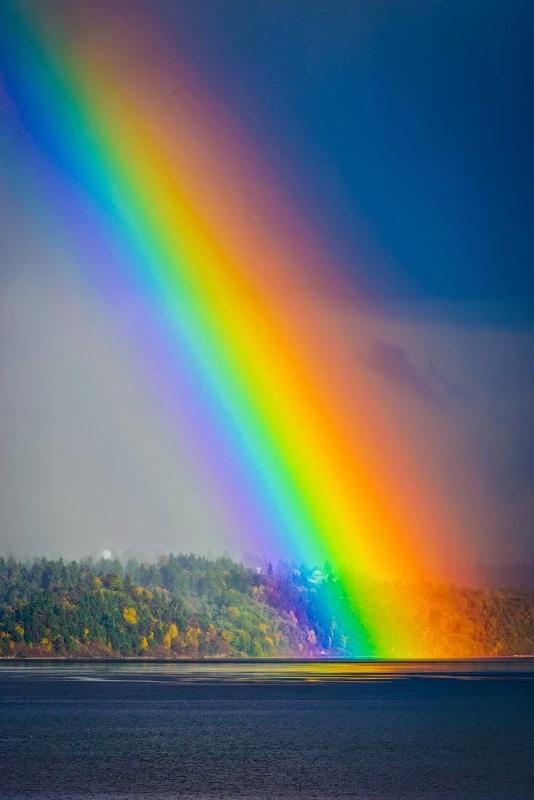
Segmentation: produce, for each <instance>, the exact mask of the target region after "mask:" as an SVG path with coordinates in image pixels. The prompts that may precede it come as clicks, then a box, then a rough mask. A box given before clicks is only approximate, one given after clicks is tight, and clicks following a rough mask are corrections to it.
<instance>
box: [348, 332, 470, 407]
mask: <svg viewBox="0 0 534 800" xmlns="http://www.w3.org/2000/svg"><path fill="white" fill-rule="evenodd" d="M364 361H365V362H366V363H367V365H368V366H370V367H371V369H373V370H376V371H377V372H379V373H380V374H381V375H383V376H384V377H385V378H386V379H387V380H389V381H391V382H393V383H396V384H398V385H400V386H402V387H404V388H406V389H408V390H409V391H411V392H413V393H414V394H416V395H418V396H419V397H421V398H422V399H423V400H425V401H426V402H428V403H431V404H433V405H436V406H443V405H444V404H445V403H447V402H448V401H451V400H456V401H463V400H465V399H466V398H467V391H466V390H465V389H464V388H463V387H462V386H460V385H459V384H457V383H454V382H453V381H450V380H449V379H448V378H446V377H445V375H443V374H442V373H441V371H440V370H439V369H438V368H437V367H436V366H435V364H434V363H432V362H429V363H427V364H425V365H424V366H422V367H417V366H416V365H415V364H414V362H413V361H412V360H411V358H410V356H409V355H408V353H407V352H406V350H404V349H403V348H402V347H400V346H399V345H397V344H395V343H393V342H388V341H383V340H381V339H377V340H375V341H374V342H373V344H372V346H371V348H370V349H369V351H368V352H367V353H366V354H365V356H364Z"/></svg>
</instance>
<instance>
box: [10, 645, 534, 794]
mask: <svg viewBox="0 0 534 800" xmlns="http://www.w3.org/2000/svg"><path fill="white" fill-rule="evenodd" d="M533 712H534V660H531V659H513V660H500V661H499V660H496V661H474V662H448V663H444V662H418V663H339V662H338V663H282V662H277V663H259V664H258V663H238V664H235V663H201V664H198V663H180V664H169V663H165V664H157V663H142V664H139V663H117V664H110V663H106V664H94V663H77V664H73V663H50V662H48V663H35V662H32V663H30V662H28V663H23V664H15V663H14V662H4V663H1V664H0V797H1V798H6V800H7V798H9V800H19V799H20V800H22V798H24V800H27V798H43V799H44V798H47V799H48V800H52V799H53V800H67V798H68V799H69V800H81V798H84V799H85V798H92V799H93V800H134V799H135V800H149V798H150V800H171V799H175V798H182V799H184V798H192V799H193V798H194V800H204V798H247V799H249V800H252V799H254V800H259V798H262V799H264V798H286V799H287V800H296V798H306V799H312V798H314V799H315V798H316V799H317V800H319V798H321V800H324V799H325V798H346V799H348V798H354V799H355V800H356V799H357V800H407V799H408V798H410V799H411V800H422V799H423V798H425V799H426V798H428V800H452V798H454V799H455V800H532V798H534V777H533V767H532V765H533V764H534V748H533V736H532V733H533V730H532V720H533V719H534V713H533Z"/></svg>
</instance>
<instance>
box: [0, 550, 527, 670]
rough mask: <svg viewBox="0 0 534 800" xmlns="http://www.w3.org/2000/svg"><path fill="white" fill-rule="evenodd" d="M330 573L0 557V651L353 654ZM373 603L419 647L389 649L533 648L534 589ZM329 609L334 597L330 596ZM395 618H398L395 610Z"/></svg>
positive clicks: (501, 651)
mask: <svg viewBox="0 0 534 800" xmlns="http://www.w3.org/2000/svg"><path fill="white" fill-rule="evenodd" d="M339 591H340V589H339V584H338V582H337V579H336V576H335V575H334V574H333V573H332V571H331V570H330V568H328V567H325V568H323V569H322V570H319V569H311V568H307V567H305V566H299V567H296V566H293V565H287V564H282V565H279V566H277V567H276V568H273V567H272V566H271V565H267V566H266V567H265V568H264V569H262V570H259V569H250V568H247V567H245V566H243V565H242V564H239V563H236V562H235V561H232V560H231V559H229V558H217V559H213V560H210V559H207V558H202V557H199V556H194V555H180V556H175V555H169V556H166V557H161V558H160V559H159V560H158V561H157V562H156V563H140V562H138V561H135V560H130V561H128V562H127V563H125V564H123V563H121V562H120V561H118V560H109V559H105V560H104V559H103V560H101V561H93V560H84V561H72V562H69V563H66V562H64V561H63V560H56V561H52V560H45V559H41V560H36V561H32V562H22V561H16V560H14V559H11V558H8V559H3V558H0V655H2V656H4V657H10V656H11V657H14V656H34V657H35V656H40V657H47V656H48V657H50V656H70V657H80V658H90V657H111V656H147V657H153V658H209V657H224V656H227V657H247V656H252V657H270V656H279V657H281V656H298V655H299V654H300V655H303V656H319V655H351V654H352V650H351V634H350V631H349V630H348V629H345V628H344V626H343V623H342V621H341V620H340V619H336V618H333V617H332V616H331V613H330V614H329V612H328V609H329V608H332V603H331V602H330V601H331V599H332V597H334V596H335V594H336V592H339ZM370 591H372V593H373V595H374V597H375V598H379V603H378V601H377V607H378V608H379V610H380V607H381V608H382V609H383V613H384V614H388V615H393V617H395V618H394V624H395V626H396V628H397V629H398V630H399V631H400V632H401V635H400V637H399V641H402V631H403V630H409V631H410V632H413V631H416V632H417V637H416V638H417V641H418V643H419V644H418V647H417V651H416V652H415V651H413V652H410V653H405V652H403V651H402V646H401V645H399V648H398V649H396V648H395V646H393V647H392V649H391V652H388V653H384V654H383V655H388V656H391V657H404V656H406V655H409V656H414V657H462V656H463V657H469V656H497V655H523V654H531V653H534V593H532V592H525V591H523V592H515V591H512V590H480V589H478V590H477V589H466V588H459V587H456V586H453V585H451V584H441V585H430V584H429V585H426V584H425V585H423V586H419V587H417V588H415V587H410V586H404V585H397V584H373V585H372V586H371V588H370V586H369V584H368V585H367V586H366V592H367V593H369V592H370ZM334 607H335V604H334ZM395 615H396V616H395Z"/></svg>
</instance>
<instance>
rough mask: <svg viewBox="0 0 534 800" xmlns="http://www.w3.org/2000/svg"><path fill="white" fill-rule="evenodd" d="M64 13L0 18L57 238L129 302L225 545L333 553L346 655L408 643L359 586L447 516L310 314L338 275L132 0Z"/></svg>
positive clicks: (407, 573)
mask: <svg viewBox="0 0 534 800" xmlns="http://www.w3.org/2000/svg"><path fill="white" fill-rule="evenodd" d="M61 8H62V9H63V11H64V12H65V14H64V17H63V18H62V19H61V20H60V19H59V14H57V15H54V14H52V15H51V16H52V18H53V19H52V20H51V21H50V20H48V21H45V19H44V17H45V9H44V6H42V5H41V6H40V7H39V5H38V4H24V5H22V4H21V3H17V4H15V5H13V4H10V3H8V2H4V3H2V9H1V12H0V13H1V15H2V16H3V18H4V19H3V21H4V24H3V30H4V36H5V41H4V42H3V44H2V51H3V65H2V66H3V74H4V76H5V77H4V80H5V86H6V87H7V92H8V95H9V98H10V103H11V104H12V106H13V108H14V109H15V113H16V114H17V115H18V117H19V119H20V120H21V124H22V125H23V127H24V129H25V130H26V131H27V135H28V140H29V141H28V143H27V147H28V152H29V153H32V154H33V156H32V157H34V158H35V163H36V164H38V165H39V168H38V169H37V170H36V175H37V177H36V182H38V181H39V177H38V176H39V175H41V180H43V176H44V175H46V176H47V178H46V180H47V192H48V194H49V195H50V196H51V197H53V198H54V203H55V209H56V215H57V218H58V219H59V220H60V223H61V225H62V230H63V232H64V235H65V236H68V237H70V239H71V240H72V241H74V242H75V245H76V247H77V249H78V252H79V254H80V261H81V262H82V263H83V264H84V269H85V270H86V271H87V275H89V276H90V277H91V280H92V281H93V283H94V284H95V285H96V286H97V287H98V288H99V290H100V291H101V292H102V294H103V296H106V297H107V299H108V301H109V302H110V303H113V302H114V298H116V297H119V296H121V295H122V294H124V293H131V294H132V295H134V296H135V297H141V298H143V303H144V316H143V320H144V322H143V325H142V326H141V327H137V328H136V329H135V330H134V331H132V332H131V336H132V337H133V339H132V340H133V341H134V342H135V350H136V352H137V353H138V354H141V356H140V357H141V358H143V359H144V360H145V361H146V363H147V370H148V372H149V373H150V374H151V376H152V380H154V381H155V382H158V381H160V382H162V384H163V385H164V386H165V387H166V392H165V393H166V397H167V403H168V407H169V409H170V413H173V409H174V410H176V408H177V407H178V408H179V413H180V414H182V415H185V416H186V418H187V420H188V423H189V424H190V429H191V447H192V448H195V449H196V450H197V451H198V453H199V458H201V459H203V463H204V465H205V469H206V470H207V471H209V473H210V476H211V477H210V479H211V480H213V481H214V482H215V483H216V484H217V487H218V490H219V492H220V495H221V498H222V501H223V502H224V504H225V505H226V507H227V509H228V513H229V514H230V515H231V516H232V518H233V519H234V520H235V524H236V536H240V537H241V542H242V543H243V544H249V546H250V543H251V542H252V543H253V544H252V547H254V546H258V547H264V548H265V549H270V551H273V552H280V553H284V554H288V555H290V556H291V557H292V558H295V559H301V560H305V561H307V562H313V563H321V562H323V561H329V562H330V563H332V564H333V565H334V566H335V568H336V570H337V571H338V573H339V575H340V576H341V583H340V594H341V595H343V596H344V597H345V600H344V601H343V602H341V601H340V602H338V603H337V605H336V602H337V601H335V600H334V599H333V600H332V603H333V606H334V608H333V613H334V615H336V614H337V615H338V616H339V615H343V618H344V624H345V625H347V626H350V630H351V642H350V646H351V649H352V652H353V653H354V655H358V656H364V657H369V656H385V655H392V654H395V655H403V656H409V655H411V654H414V653H416V652H417V645H416V641H415V632H412V631H399V630H397V629H396V628H395V626H394V625H393V623H392V622H391V620H390V619H389V618H388V615H387V612H386V613H384V609H383V608H380V604H379V603H377V600H376V597H375V596H374V595H373V592H372V591H371V590H368V589H367V588H366V586H367V583H366V580H367V578H373V579H380V580H385V581H394V580H398V579H402V580H405V581H410V580H414V581H416V580H417V581H418V580H420V579H421V576H425V577H426V578H428V577H431V576H433V575H435V574H436V567H435V564H436V558H435V556H436V552H435V551H437V550H438V549H439V548H438V545H437V544H436V542H438V541H441V542H442V543H443V541H446V535H445V534H444V535H443V536H441V538H440V534H439V532H438V528H439V527H440V526H441V527H442V528H443V530H446V528H447V525H449V524H452V523H451V522H450V519H449V516H448V511H447V509H444V508H443V503H442V502H441V501H440V499H439V498H437V497H436V493H435V492H433V491H432V487H430V486H428V485H427V484H426V483H425V477H424V475H423V474H422V470H421V468H420V466H418V464H417V460H416V458H415V457H414V455H413V453H412V452H411V449H410V441H409V436H408V435H406V433H405V432H404V433H403V432H402V431H401V430H399V429H398V426H396V425H395V423H394V420H392V419H390V415H388V403H389V402H390V399H389V398H385V397H377V394H376V392H375V391H374V390H372V389H370V388H369V387H368V386H367V385H366V383H365V380H364V379H363V378H361V377H360V376H359V375H357V374H354V373H355V370H354V369H353V368H352V367H351V362H350V355H349V354H348V352H347V347H346V344H345V343H344V342H343V340H342V339H341V337H339V336H337V335H336V334H335V333H334V332H333V330H332V329H331V327H329V325H328V322H327V321H326V320H325V319H323V318H321V315H320V314H318V313H317V307H316V303H315V302H314V301H315V299H316V296H317V294H318V293H321V292H322V291H323V290H324V289H325V287H329V286H332V284H333V283H335V282H338V284H339V285H338V287H337V291H343V286H342V280H341V278H340V277H339V274H340V272H341V271H339V272H338V273H337V277H335V278H334V277H333V276H334V275H336V270H335V264H334V266H332V265H331V258H330V256H329V253H328V252H327V251H326V248H325V246H324V245H323V243H321V242H320V241H318V240H317V238H316V237H315V236H314V235H313V233H312V232H311V231H310V230H309V229H308V228H307V226H306V225H305V223H304V221H303V220H302V218H301V217H300V215H299V214H298V211H297V210H296V209H295V208H294V207H293V205H292V204H291V202H290V201H289V200H288V199H287V196H286V195H285V194H284V191H283V189H282V188H281V187H280V186H279V183H278V181H277V179H276V177H275V176H274V175H273V174H272V173H271V172H270V171H269V169H268V166H267V165H266V164H264V163H262V161H261V157H260V155H259V154H258V152H257V151H256V149H255V147H254V145H253V144H252V143H251V142H250V141H249V140H247V136H246V134H245V133H244V131H243V130H242V129H240V128H239V127H238V125H237V124H236V123H235V122H234V121H233V119H232V118H231V116H230V115H229V114H228V113H227V112H226V111H225V109H224V108H222V107H221V106H220V105H219V104H218V103H217V100H216V98H215V95H214V94H213V93H212V94H210V91H209V90H208V89H207V88H206V87H205V86H204V85H203V84H202V81H201V80H200V78H199V77H198V76H195V75H194V74H193V73H192V71H191V70H190V69H188V67H187V66H186V65H185V64H183V63H181V62H179V61H178V60H177V58H176V56H175V54H174V53H173V52H172V49H171V48H170V47H169V44H168V42H167V41H166V38H165V32H164V30H162V29H160V27H158V24H157V22H156V21H155V20H154V19H153V18H152V16H151V15H150V14H148V13H147V8H146V6H145V7H144V8H143V7H142V6H141V5H140V6H136V5H134V4H131V3H130V4H129V6H128V8H129V13H128V17H127V19H126V18H124V17H121V16H120V15H119V13H118V10H119V8H120V5H117V6H116V7H115V10H114V11H113V10H110V9H107V10H104V9H103V7H100V6H98V7H97V6H96V4H91V3H89V4H87V5H86V6H85V8H84V6H83V4H82V5H80V4H76V8H77V10H76V11H75V12H72V13H69V11H68V8H69V7H68V5H65V6H61ZM49 11H50V8H48V9H46V15H48V16H50V15H49ZM22 12H23V13H22ZM102 14H105V23H104V21H103V19H102ZM140 64H142V65H143V66H142V68H141V67H140V66H139V65H140ZM117 313H118V312H117ZM162 413H163V412H162ZM430 529H432V532H433V535H434V537H435V538H434V540H433V541H431V540H430V539H429V536H428V531H429V530H430ZM445 550H446V548H445ZM443 552H444V551H443V550H441V551H440V555H439V558H443V557H444V555H443ZM439 558H438V559H437V560H438V561H439Z"/></svg>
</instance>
